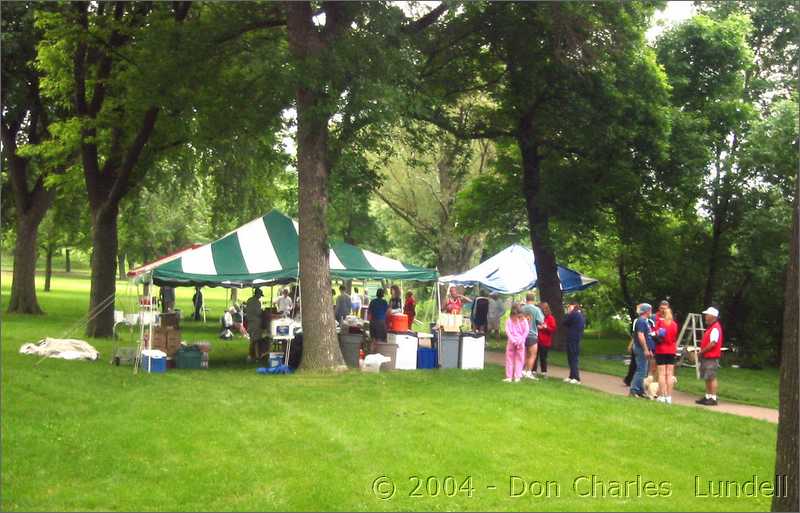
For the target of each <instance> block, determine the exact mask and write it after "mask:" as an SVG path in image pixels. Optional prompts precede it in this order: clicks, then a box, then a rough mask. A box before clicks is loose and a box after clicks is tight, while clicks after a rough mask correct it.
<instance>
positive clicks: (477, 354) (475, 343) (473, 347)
mask: <svg viewBox="0 0 800 513" xmlns="http://www.w3.org/2000/svg"><path fill="white" fill-rule="evenodd" d="M485 350H486V338H485V337H484V336H483V335H478V334H476V333H462V334H461V353H460V358H459V367H460V368H462V369H483V358H484V351H485Z"/></svg>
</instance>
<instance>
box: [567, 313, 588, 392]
mask: <svg viewBox="0 0 800 513" xmlns="http://www.w3.org/2000/svg"><path fill="white" fill-rule="evenodd" d="M561 325H562V326H563V327H564V328H566V339H567V361H568V362H569V377H568V378H565V379H564V381H565V382H568V383H572V384H573V385H579V384H580V383H581V374H580V371H579V370H578V355H579V354H580V352H581V339H582V338H583V328H584V327H585V326H586V319H585V318H584V316H583V312H582V311H581V308H580V305H579V304H578V302H577V301H570V302H569V306H567V315H566V316H565V317H564V319H562V321H561Z"/></svg>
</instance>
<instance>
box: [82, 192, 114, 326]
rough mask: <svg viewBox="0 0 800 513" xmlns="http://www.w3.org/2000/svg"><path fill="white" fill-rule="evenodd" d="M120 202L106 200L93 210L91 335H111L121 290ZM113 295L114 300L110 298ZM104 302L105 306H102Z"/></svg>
mask: <svg viewBox="0 0 800 513" xmlns="http://www.w3.org/2000/svg"><path fill="white" fill-rule="evenodd" d="M118 214H119V205H117V204H109V203H105V204H104V205H103V206H102V207H100V208H97V209H93V212H92V286H91V291H90V293H89V312H90V320H89V323H88V324H87V326H86V335H87V336H89V337H110V336H112V335H113V328H114V299H113V297H114V295H115V293H116V290H117V217H118ZM109 298H112V299H109ZM101 304H103V307H102V308H98V307H99V306H100V305H101Z"/></svg>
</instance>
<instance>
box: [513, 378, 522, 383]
mask: <svg viewBox="0 0 800 513" xmlns="http://www.w3.org/2000/svg"><path fill="white" fill-rule="evenodd" d="M520 381H522V379H520V378H517V379H515V380H514V383H519V382H520Z"/></svg>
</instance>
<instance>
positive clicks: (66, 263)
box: [64, 248, 72, 273]
mask: <svg viewBox="0 0 800 513" xmlns="http://www.w3.org/2000/svg"><path fill="white" fill-rule="evenodd" d="M64 272H68V273H71V272H72V263H71V262H70V259H69V248H67V249H65V250H64Z"/></svg>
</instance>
